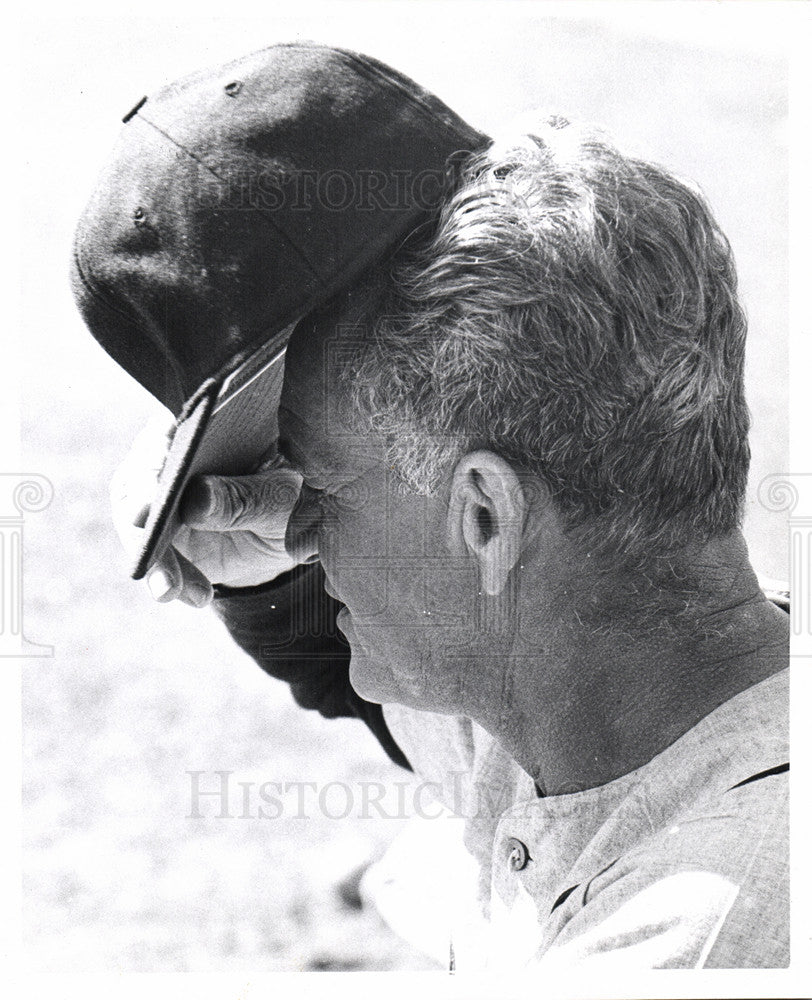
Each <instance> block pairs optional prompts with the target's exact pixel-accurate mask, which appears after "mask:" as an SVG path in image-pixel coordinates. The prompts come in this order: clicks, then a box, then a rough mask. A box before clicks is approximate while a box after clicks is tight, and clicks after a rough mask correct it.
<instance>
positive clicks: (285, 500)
mask: <svg viewBox="0 0 812 1000" xmlns="http://www.w3.org/2000/svg"><path fill="white" fill-rule="evenodd" d="M301 483H302V477H301V476H300V475H299V473H298V472H295V471H294V470H292V469H272V470H269V471H268V472H261V473H257V474H255V475H252V476H198V477H197V478H196V479H193V480H192V481H191V482H190V483H189V485H188V486H187V488H186V490H185V491H184V494H183V498H182V500H181V508H180V516H181V520H182V521H183V523H184V524H185V525H187V527H190V528H197V529H199V530H202V531H253V532H255V533H256V534H257V535H260V536H267V537H275V536H281V535H284V532H285V527H286V525H287V522H288V518H289V517H290V512H291V511H292V510H293V508H294V506H295V504H296V501H297V499H298V497H299V491H300V488H301Z"/></svg>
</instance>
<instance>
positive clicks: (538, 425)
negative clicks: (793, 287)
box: [354, 118, 749, 563]
mask: <svg viewBox="0 0 812 1000" xmlns="http://www.w3.org/2000/svg"><path fill="white" fill-rule="evenodd" d="M393 277H394V283H393V286H392V291H391V293H390V295H389V297H388V300H387V302H386V303H385V308H384V309H382V310H381V311H380V312H379V314H378V319H377V320H376V322H375V329H374V333H373V335H372V336H371V337H370V338H369V340H368V342H367V343H366V344H365V345H364V347H363V350H362V353H361V356H360V358H357V359H356V363H357V369H356V371H355V374H354V393H355V402H356V404H357V406H358V407H360V409H361V412H362V413H364V414H365V416H366V419H368V420H369V421H370V422H371V424H372V425H373V426H374V428H375V429H376V430H378V431H380V432H382V433H384V434H386V435H388V436H389V438H390V441H391V461H392V463H393V465H394V466H395V468H396V469H397V470H398V471H399V473H400V476H401V478H402V480H403V482H404V483H405V484H406V486H407V488H408V489H410V490H414V491H417V492H419V493H423V494H430V493H432V492H434V491H435V490H436V488H437V486H438V484H439V482H440V481H441V478H442V476H443V475H444V473H446V472H447V471H448V465H449V463H450V462H451V461H452V460H453V459H454V458H455V457H457V456H458V455H459V454H460V453H461V451H462V450H464V449H468V448H470V447H487V448H490V449H492V450H493V451H496V452H498V453H499V454H501V455H502V456H503V457H504V458H506V459H507V460H508V461H510V462H511V463H512V464H513V465H514V466H515V467H516V468H517V470H521V471H524V472H528V473H531V474H533V475H534V476H538V477H539V479H540V480H541V481H542V482H543V483H544V484H545V486H546V487H547V489H549V491H550V493H551V495H552V497H553V500H554V503H555V504H556V506H557V509H558V511H559V512H560V514H561V515H562V517H563V520H564V524H565V525H566V527H567V529H568V530H569V532H570V533H571V534H572V535H573V537H575V538H576V539H577V540H578V541H579V542H580V543H582V544H583V545H584V546H586V547H587V548H588V550H590V551H592V552H593V553H594V554H595V555H601V554H603V555H607V556H611V557H612V559H613V560H614V561H616V562H617V561H620V562H623V563H632V562H637V563H644V562H646V561H648V555H649V554H650V553H652V552H658V553H667V552H669V551H672V550H674V549H676V548H677V547H681V546H683V545H685V544H687V543H688V542H696V541H703V540H706V539H709V538H711V537H714V536H716V535H719V534H722V533H726V532H728V531H730V530H732V529H733V528H735V527H736V526H737V525H738V524H739V522H740V517H741V507H742V498H743V494H744V490H745V486H746V481H747V470H748V464H749V448H748V444H747V431H748V425H749V419H748V413H747V408H746V404H745V402H744V392H743V363H744V341H745V333H746V320H745V316H744V312H743V310H742V308H741V306H740V304H739V302H738V300H737V297H736V273H735V267H734V263H733V258H732V254H731V250H730V246H729V244H728V241H727V239H726V238H725V236H724V235H723V233H722V232H721V231H720V229H719V227H718V225H717V223H716V221H715V220H714V218H713V216H712V214H711V212H710V209H709V208H708V206H707V204H706V203H705V201H704V199H703V198H702V196H701V195H700V194H699V193H698V192H697V191H695V190H692V189H691V188H690V187H689V186H688V185H686V184H685V183H683V182H681V181H679V180H678V179H677V178H675V177H674V176H673V175H672V174H670V173H669V172H668V171H666V170H664V169H663V168H661V167H659V166H656V165H653V164H651V163H647V162H643V161H642V160H638V159H634V158H630V157H626V156H623V155H622V154H621V153H619V152H618V151H617V149H615V148H614V146H613V145H612V144H611V143H610V142H609V141H608V140H607V139H606V138H605V137H604V136H603V135H602V134H600V133H598V132H596V131H594V130H586V129H583V128H581V127H577V126H573V125H570V124H569V123H568V122H566V121H565V120H563V119H561V118H551V119H548V120H547V121H546V122H543V123H541V124H540V125H539V127H538V128H535V129H534V130H533V134H530V135H526V136H522V137H521V138H519V139H518V140H517V141H515V142H512V143H508V144H507V145H502V146H497V145H494V146H493V147H491V148H490V149H489V150H487V151H485V152H483V153H481V154H478V155H477V156H476V157H474V158H472V159H471V161H470V162H469V163H468V164H467V168H466V172H465V175H464V178H463V181H462V183H461V185H460V187H459V188H458V189H457V191H456V193H455V194H454V195H453V196H452V197H451V198H450V199H449V200H448V202H447V204H446V206H445V208H444V210H443V212H442V215H441V217H440V219H439V222H438V225H437V228H436V230H435V231H434V232H433V234H432V235H431V237H430V238H428V239H425V240H423V241H422V243H421V244H420V245H419V248H418V249H416V250H413V251H412V252H411V253H408V254H406V255H403V254H401V255H400V257H399V258H398V259H397V260H396V262H395V264H394V270H393ZM379 305H380V304H379Z"/></svg>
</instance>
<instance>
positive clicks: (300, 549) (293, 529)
mask: <svg viewBox="0 0 812 1000" xmlns="http://www.w3.org/2000/svg"><path fill="white" fill-rule="evenodd" d="M320 518H321V504H320V503H319V500H318V496H317V494H316V493H315V492H314V491H313V490H311V489H310V487H309V486H306V485H305V484H304V483H302V488H301V491H300V493H299V499H298V500H297V501H296V505H295V506H294V508H293V511H292V512H291V515H290V518H289V519H288V526H287V529H286V531H285V549H286V551H287V553H288V555H289V556H290V557H291V559H295V560H296V562H297V563H304V562H315V560H316V559H317V558H318V555H319V521H320Z"/></svg>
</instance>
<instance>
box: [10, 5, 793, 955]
mask: <svg viewBox="0 0 812 1000" xmlns="http://www.w3.org/2000/svg"><path fill="white" fill-rule="evenodd" d="M297 9H298V10H299V12H300V13H299V14H297V16H296V17H279V16H276V15H274V14H269V15H268V16H266V17H264V18H261V19H258V18H254V19H248V18H240V17H229V18H218V19H214V18H206V17H200V16H199V17H196V18H172V17H170V16H165V17H163V18H161V19H146V18H139V19H132V20H129V19H123V18H115V19H113V18H107V19H98V18H97V19H80V18H76V17H73V18H62V19H59V18H56V19H54V18H52V19H50V20H48V21H45V20H43V21H41V22H36V21H28V22H27V28H26V30H25V34H24V37H23V40H22V45H23V48H22V61H23V64H24V65H26V66H28V67H32V68H33V69H34V70H35V71H33V72H31V73H30V74H28V75H27V78H26V80H25V84H24V86H21V88H20V92H19V93H18V94H17V101H18V102H20V103H21V105H22V112H23V115H22V121H21V125H20V130H21V131H20V134H19V135H18V143H19V147H18V148H19V150H21V152H22V155H23V157H24V160H25V165H24V172H23V187H22V189H21V190H20V191H19V192H18V196H19V199H20V200H21V202H22V205H23V212H24V232H23V236H22V241H21V243H20V245H19V247H18V252H19V255H20V262H21V265H22V270H23V273H24V284H23V288H22V297H23V302H24V322H23V327H22V329H21V330H20V331H19V335H20V338H21V340H22V345H23V369H22V372H21V397H22V406H23V422H24V424H23V459H24V461H23V467H24V469H25V471H26V472H32V473H40V474H42V475H45V476H47V477H48V479H50V481H51V482H52V483H53V486H54V499H53V502H52V503H51V504H50V506H49V507H48V508H47V509H46V510H45V511H43V512H42V513H38V514H31V515H29V516H28V517H27V519H26V524H25V549H24V552H25V567H24V568H25V581H24V582H25V631H26V634H27V636H28V638H29V639H30V640H32V641H35V642H40V643H49V644H52V645H53V646H54V655H53V657H52V658H43V659H32V660H28V661H25V662H24V664H23V721H24V789H23V808H24V824H23V852H24V854H23V893H24V923H23V931H24V958H25V961H26V963H27V964H28V966H29V968H30V969H31V970H32V971H63V972H68V971H70V972H95V971H108V972H114V971H119V972H129V971H131V972H159V971H160V972H171V971H177V972H184V971H209V970H210V971H223V972H227V971H230V970H234V969H238V970H240V971H241V972H251V971H257V972H258V971H276V970H299V969H432V968H440V966H439V965H438V964H436V963H435V962H434V961H433V960H432V959H431V958H429V957H427V956H425V955H423V954H421V952H419V951H418V950H417V949H416V948H414V947H411V946H409V945H406V944H404V943H403V942H402V941H401V940H400V939H399V938H398V937H397V936H396V935H395V934H394V933H393V932H392V931H390V930H389V929H388V927H387V926H386V925H385V923H384V922H383V920H382V919H381V918H380V917H379V916H378V914H377V913H376V912H375V910H374V908H371V907H369V906H368V905H367V906H359V902H360V901H359V899H358V897H357V894H356V892H355V890H354V879H353V873H354V872H355V871H356V870H357V869H358V867H359V866H362V865H363V864H365V863H366V862H367V861H368V860H369V859H370V858H374V857H376V856H378V855H379V854H380V853H381V852H382V851H383V850H384V849H385V848H386V846H387V845H388V844H390V843H391V842H392V840H393V839H394V838H395V837H396V836H397V834H398V833H399V832H400V831H401V830H402V829H403V827H404V824H405V822H406V820H405V819H404V818H402V817H400V818H397V819H385V818H381V817H377V818H376V817H375V816H374V814H373V815H368V816H364V815H360V814H359V813H362V812H363V810H359V808H358V802H357V801H356V802H355V804H354V809H353V810H352V811H351V812H350V814H349V815H348V816H346V817H345V818H334V819H331V818H330V817H329V816H327V815H324V812H325V810H323V809H322V810H320V809H318V808H314V806H313V799H312V798H309V799H308V803H307V806H306V810H304V812H306V815H297V813H301V812H303V810H300V809H298V808H296V807H295V803H293V804H292V803H291V802H290V801H289V800H286V808H285V809H284V811H283V815H282V816H281V817H279V818H276V819H267V818H266V819H262V818H258V816H257V815H256V814H257V804H258V801H257V799H256V797H255V796H256V792H255V791H254V792H251V793H250V794H251V796H252V798H251V801H250V803H249V807H248V809H247V810H246V809H242V807H241V801H240V793H239V790H238V787H237V782H239V781H243V782H254V783H255V785H254V786H252V787H254V788H256V784H258V783H262V782H268V781H270V782H281V783H284V782H315V783H317V785H318V786H319V787H322V786H324V785H325V784H326V783H329V782H341V783H343V786H346V788H349V789H351V790H355V794H356V796H357V795H358V790H359V789H360V788H361V787H362V785H363V784H364V783H365V782H383V783H386V784H387V785H388V786H390V787H393V783H394V782H398V781H400V782H404V781H406V782H408V781H409V780H410V779H409V777H408V775H406V774H405V773H404V772H402V771H399V770H398V769H397V768H395V767H394V766H393V765H390V764H389V763H388V762H387V760H386V759H385V757H384V755H383V753H382V751H381V750H380V749H379V748H378V746H377V743H376V742H375V741H374V739H373V738H372V737H371V736H369V734H368V733H367V731H366V729H365V728H364V727H363V726H362V725H361V724H360V723H357V722H353V721H336V722H327V721H325V720H322V719H320V718H318V717H314V716H313V715H312V714H306V713H304V712H302V711H301V710H299V709H297V708H296V706H295V705H294V704H293V702H292V700H291V698H290V696H289V695H288V692H287V688H286V687H285V686H283V685H280V684H277V683H276V682H273V681H271V680H269V679H268V678H267V677H266V676H265V675H264V674H263V673H262V672H261V671H260V669H259V668H258V667H257V666H256V665H255V664H254V663H253V662H251V661H250V660H248V659H247V658H246V657H245V656H244V655H243V654H242V653H241V652H240V651H239V650H237V649H236V648H235V647H233V646H232V644H231V643H230V641H229V639H228V637H227V635H226V633H225V631H224V630H223V628H222V627H221V626H220V625H219V623H218V622H217V621H216V620H215V619H214V617H213V615H212V614H211V613H209V612H196V611H193V610H191V609H189V608H186V607H182V606H158V605H156V604H154V603H153V602H152V601H151V600H150V599H149V597H148V596H147V594H146V592H145V591H144V590H143V589H142V588H141V587H140V586H139V585H137V584H134V583H132V582H131V581H129V580H128V578H127V574H126V566H125V562H124V559H123V556H122V555H121V553H120V551H119V547H118V542H117V540H116V537H115V535H114V533H113V530H112V527H111V525H110V520H109V515H108V499H107V489H108V482H109V479H110V476H111V474H112V471H113V469H114V468H115V466H116V465H117V464H118V462H119V461H120V460H121V458H122V457H123V455H124V454H125V452H126V451H127V449H128V446H129V443H130V441H131V439H132V437H133V435H134V434H135V433H136V431H137V430H138V429H139V428H140V427H141V425H142V424H143V423H144V422H145V421H146V419H147V418H148V417H149V416H150V414H151V413H152V412H154V409H155V404H154V401H153V400H152V399H151V397H149V396H148V394H147V393H146V392H145V391H144V390H142V389H141V388H140V387H139V386H138V385H137V384H136V383H135V382H134V381H132V380H131V379H130V378H129V377H128V376H127V375H125V374H124V373H123V372H122V371H120V370H119V369H118V368H117V367H116V366H115V364H114V363H113V362H112V361H110V360H109V359H108V358H107V357H106V355H105V354H104V353H103V352H102V351H101V349H100V348H98V347H97V346H96V345H95V343H94V342H93V341H92V339H91V338H90V336H89V334H87V332H86V331H85V329H84V328H83V326H82V324H81V321H80V319H79V317H78V314H77V313H76V311H75V308H74V306H73V303H72V300H71V296H70V291H69V288H68V283H67V270H68V257H69V249H70V240H71V236H72V231H73V226H74V224H75V221H76V219H77V217H78V215H79V213H80V212H81V210H82V208H83V206H84V203H85V201H86V200H87V198H88V196H89V194H90V192H91V190H92V187H93V185H94V183H95V177H96V175H97V173H98V171H99V169H100V167H101V164H102V163H103V161H104V159H105V158H106V156H107V154H108V152H109V150H110V148H111V146H112V144H113V142H114V140H115V137H116V135H117V132H118V130H119V128H120V119H121V117H122V115H123V114H125V113H126V112H127V111H128V110H129V109H130V108H131V107H132V106H133V105H134V104H135V103H136V101H138V100H139V99H140V98H141V96H142V95H144V94H149V93H151V92H152V91H154V90H155V89H156V88H158V87H160V86H162V85H163V84H164V83H167V82H169V81H171V80H173V79H175V78H176V77H179V76H181V75H183V74H185V73H188V72H190V71H193V70H196V69H199V68H202V67H205V66H207V65H210V64H211V65H214V64H217V63H219V62H224V61H227V60H229V59H231V58H235V57H237V56H240V55H242V54H244V53H246V52H249V51H251V50H253V49H256V48H260V47H262V46H264V45H267V44H270V43H273V42H276V41H284V40H291V39H295V38H311V39H317V40H321V41H326V42H330V43H334V44H339V45H343V46H346V47H350V48H355V49H359V50H361V51H366V52H368V53H369V54H371V55H374V56H376V57H378V58H379V59H382V60H383V61H385V62H388V63H390V64H392V65H393V66H395V67H396V68H398V69H400V70H402V71H404V72H406V73H407V74H409V75H411V76H413V77H414V78H415V79H417V80H418V81H419V82H420V83H421V84H423V85H424V86H426V87H428V88H429V89H431V90H433V91H434V92H435V93H437V94H438V95H439V96H440V97H442V98H443V99H444V100H445V101H446V102H447V103H448V104H450V105H451V106H452V107H453V108H455V109H456V110H457V111H459V112H460V113H461V114H462V115H463V116H464V117H466V118H468V120H469V121H471V122H472V124H475V125H477V126H479V127H481V128H483V129H485V130H487V131H491V132H493V131H498V130H499V129H501V128H502V127H504V126H505V125H506V124H507V123H508V122H509V121H510V119H511V118H513V117H514V116H517V115H520V114H523V113H526V112H528V111H530V110H532V109H534V108H543V109H547V110H548V111H555V112H559V113H563V114H564V115H567V116H569V117H573V118H579V119H584V120H587V121H591V122H595V123H597V124H600V125H603V126H604V127H605V128H606V129H607V130H608V131H609V132H610V133H611V134H612V135H613V136H614V137H615V139H616V140H617V142H618V144H619V145H620V146H621V148H623V149H625V150H626V151H629V152H632V153H635V154H637V155H640V156H643V157H645V158H648V159H652V160H655V161H658V162H661V163H663V164H665V165H667V166H669V167H670V168H672V169H673V170H674V171H676V172H677V173H679V174H681V175H685V176H687V177H689V178H692V179H694V180H695V181H697V182H698V183H699V185H700V186H701V187H702V188H703V190H704V191H705V193H706V195H707V197H708V199H709V201H710V203H711V205H712V206H713V207H714V209H715V212H716V214H717V217H718V219H719V221H720V223H721V225H722V228H723V229H724V230H725V232H726V233H727V235H728V237H729V238H730V241H731V243H732V245H733V248H734V251H735V254H736V258H737V261H738V267H739V274H740V284H741V292H742V298H743V301H744V304H745V306H746V309H747V312H748V315H749V319H750V340H749V360H748V393H749V402H750V406H751V410H752V414H753V434H752V448H753V467H752V477H751V490H750V500H749V502H748V512H747V522H746V535H747V539H748V543H749V545H750V548H751V553H752V556H753V561H754V564H755V565H756V567H757V569H759V570H760V571H761V572H763V573H764V574H765V575H767V576H769V577H772V578H777V579H783V578H786V575H787V562H786V561H787V552H786V535H787V527H786V522H785V518H784V516H783V515H781V514H777V513H771V512H769V511H767V510H765V509H763V508H762V507H760V506H759V504H758V503H757V501H756V500H755V490H756V487H757V485H758V483H759V481H760V480H761V479H762V478H763V477H764V476H766V475H768V474H770V473H776V472H783V471H785V469H786V466H787V456H786V442H787V420H786V409H787V400H786V381H787V346H786V343H787V336H786V335H787V329H786V326H787V312H786V304H787V247H786V233H787V141H788V134H787V66H786V61H785V57H784V52H783V38H784V36H785V34H786V32H785V28H784V26H783V24H782V23H781V19H780V18H776V17H774V16H771V15H770V14H769V12H768V10H767V5H764V4H758V3H754V4H749V3H727V4H724V5H720V4H711V5H707V4H704V3H681V4H676V5H673V4H666V3H634V4H630V5H626V6H621V7H617V6H615V5H606V4H594V5H581V4H571V5H569V6H564V7H563V8H562V7H558V8H556V9H555V10H556V12H555V13H551V11H552V10H553V8H551V7H549V6H547V5H545V4H536V5H525V4H522V5H515V6H514V5H512V4H507V3H498V4H497V3H484V2H483V3H452V4H445V3H432V4H430V5H429V4H427V3H409V4H400V3H395V2H390V3H380V4H375V5H372V4H369V5H367V4H355V3H347V2H340V0H339V2H334V3H331V4H330V5H329V6H328V7H323V6H308V5H307V4H303V5H301V6H300V7H299V8H297ZM189 771H202V772H204V775H203V776H202V777H201V779H200V780H201V788H205V789H208V790H211V789H214V788H216V787H217V782H218V780H219V779H215V777H214V772H216V771H227V772H230V778H229V780H230V782H231V788H232V796H231V807H230V813H231V818H217V812H218V805H217V803H216V802H215V800H214V799H213V798H212V799H209V800H207V801H205V802H204V804H203V805H201V808H200V812H201V814H202V816H201V818H188V817H189V815H190V812H192V809H191V801H190V796H191V778H190V776H189V774H188V772H189ZM343 786H342V787H343ZM342 794H346V793H342V792H341V789H340V787H339V786H336V796H337V797H335V798H334V799H333V800H332V801H331V805H330V807H329V811H330V812H331V813H332V814H333V815H337V814H340V813H341V812H342V802H343V801H345V800H344V799H342ZM404 800H405V801H408V796H405V797H404ZM395 811H400V812H402V810H395ZM406 811H408V810H406ZM243 813H244V814H245V815H244V816H243V818H240V816H241V815H242V814H243Z"/></svg>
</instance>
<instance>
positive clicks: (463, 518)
mask: <svg viewBox="0 0 812 1000" xmlns="http://www.w3.org/2000/svg"><path fill="white" fill-rule="evenodd" d="M526 513H527V500H526V498H525V495H524V491H523V490H522V486H521V483H520V482H519V479H518V477H517V475H516V473H515V472H514V471H513V468H512V466H511V465H510V464H509V463H508V462H506V461H505V460H504V459H503V458H501V457H500V456H499V455H497V454H495V453H494V452H492V451H473V452H470V453H469V454H467V455H465V456H464V457H463V458H461V459H460V461H459V462H458V463H457V466H456V468H455V469H454V476H453V479H452V481H451V497H450V499H449V506H448V524H447V528H448V543H449V548H450V549H451V551H452V553H454V554H455V555H459V556H462V555H464V554H465V553H470V554H471V555H473V556H474V558H475V559H476V561H477V563H478V565H479V583H480V586H481V588H482V590H483V591H484V593H486V594H490V595H491V596H495V595H496V594H500V593H501V592H502V590H503V589H504V586H505V584H506V583H507V579H508V576H509V574H510V571H511V570H512V569H513V567H514V566H515V565H516V563H517V562H518V560H519V555H520V554H521V550H522V534H523V530H524V522H525V515H526Z"/></svg>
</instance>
